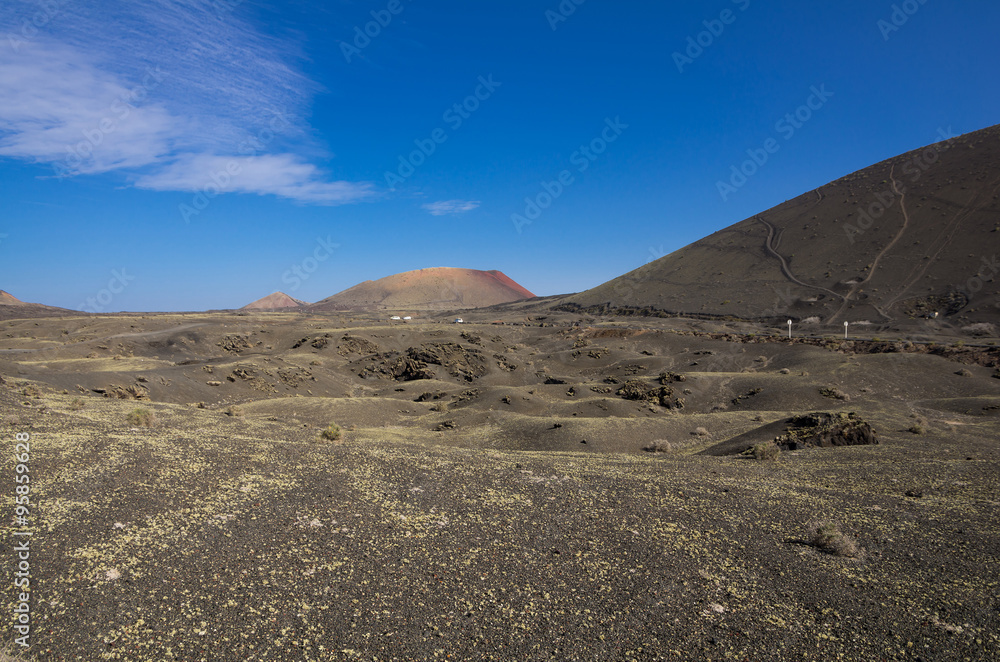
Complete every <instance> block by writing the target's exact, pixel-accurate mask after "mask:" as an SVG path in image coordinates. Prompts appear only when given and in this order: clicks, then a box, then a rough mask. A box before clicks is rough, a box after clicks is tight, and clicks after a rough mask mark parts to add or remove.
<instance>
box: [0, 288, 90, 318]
mask: <svg viewBox="0 0 1000 662" xmlns="http://www.w3.org/2000/svg"><path fill="white" fill-rule="evenodd" d="M73 312H75V311H71V310H67V309H66V308H56V307H54V306H45V305H43V304H40V303H27V302H26V301H21V300H20V299H18V298H17V297H16V296H14V295H13V294H11V293H10V292H7V291H5V290H0V319H17V318H28V317H47V316H53V315H62V314H66V313H73Z"/></svg>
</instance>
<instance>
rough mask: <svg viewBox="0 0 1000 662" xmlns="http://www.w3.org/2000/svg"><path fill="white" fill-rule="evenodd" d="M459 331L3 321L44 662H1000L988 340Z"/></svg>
mask: <svg viewBox="0 0 1000 662" xmlns="http://www.w3.org/2000/svg"><path fill="white" fill-rule="evenodd" d="M463 314H464V315H465V316H466V318H467V323H466V324H453V323H451V320H452V316H453V313H447V314H446V313H440V314H429V315H427V316H426V317H425V318H424V319H423V320H421V321H420V322H407V323H402V322H395V323H390V322H388V321H387V320H384V319H383V317H384V316H383V315H371V316H368V317H365V316H364V315H359V314H353V315H348V314H342V315H321V314H302V313H280V312H278V313H257V312H247V311H243V312H239V313H219V314H203V315H198V314H194V315H138V314H136V315H120V316H111V315H102V316H68V317H59V318H30V317H28V318H23V319H17V320H7V321H4V322H2V323H0V376H2V383H0V434H2V435H3V436H5V437H6V438H7V441H8V442H9V443H8V447H9V452H6V453H4V454H3V460H2V463H0V495H2V499H3V507H4V508H5V510H6V511H7V512H11V509H12V508H13V495H14V481H13V477H14V475H15V472H14V455H13V453H12V450H13V444H14V440H15V435H16V434H19V433H22V434H28V435H30V440H31V441H30V444H31V451H30V475H31V486H32V492H31V503H32V506H31V515H30V520H29V521H30V524H29V526H28V528H29V529H30V531H31V532H32V534H33V535H32V539H31V549H32V552H31V554H32V556H31V563H32V582H33V583H32V586H33V592H32V603H31V604H32V617H31V618H32V626H33V629H32V639H31V641H32V643H33V645H32V647H31V649H30V650H29V651H28V652H27V653H26V654H23V655H22V656H20V657H19V658H18V659H27V660H88V661H90V660H101V659H121V660H230V659H231V660H248V661H249V660H260V661H264V660H268V661H271V660H393V659H399V660H404V659H449V658H450V659H496V660H510V659H517V660H533V659H598V660H601V659H603V660H668V659H685V660H686V659H708V660H723V659H738V660H759V659H773V660H782V659H805V660H828V659H847V660H872V659H876V660H883V659H884V660H916V659H923V660H953V659H969V660H987V659H994V658H995V657H997V655H998V654H1000V638H998V635H997V634H996V633H997V632H1000V584H998V582H997V579H996V573H995V572H994V568H996V567H997V565H998V563H1000V526H998V521H997V518H996V512H997V508H998V506H1000V497H998V495H1000V449H998V446H997V441H996V440H997V439H998V438H1000V378H997V376H998V375H1000V371H998V366H1000V363H998V360H1000V352H998V349H997V346H996V345H995V344H992V343H995V342H996V337H995V336H994V337H982V336H972V335H965V336H962V335H961V332H960V331H956V333H958V334H959V335H956V336H951V337H949V336H946V335H942V336H941V337H940V338H939V340H938V341H937V344H935V345H933V346H932V345H929V344H927V343H926V341H924V340H922V339H921V338H919V337H917V336H915V335H914V336H908V335H906V334H902V333H899V334H898V335H897V332H894V331H893V330H892V328H891V327H889V326H872V327H870V328H867V329H860V328H859V331H860V330H863V331H864V332H865V334H864V335H861V334H860V333H859V334H858V335H853V334H852V337H851V338H850V339H849V340H847V341H845V340H844V339H843V338H842V337H841V338H837V337H836V336H834V335H824V334H823V333H822V332H820V331H821V330H817V332H816V333H814V334H813V335H812V336H809V337H805V336H802V337H796V338H793V339H791V340H789V339H788V338H786V337H782V336H783V329H779V328H771V327H767V326H762V325H753V324H751V323H748V322H713V321H706V320H697V319H690V318H675V319H660V318H635V317H626V318H613V317H610V318H596V317H589V316H580V315H575V314H570V313H558V312H557V313H550V314H545V315H525V314H520V313H517V314H515V313H507V314H506V316H501V317H499V318H498V317H497V315H498V314H500V313H498V312H497V310H485V311H479V312H476V311H465V312H464V313H463ZM890 334H891V335H890ZM876 336H880V337H879V338H878V339H877V340H876V339H875V337H876ZM876 442H877V443H876ZM7 526H8V525H7V524H5V527H7ZM10 526H13V525H10ZM4 538H5V542H4V548H3V555H5V556H7V557H8V558H9V559H12V558H13V556H12V555H13V554H14V552H13V549H12V546H11V543H10V542H9V541H10V537H9V536H5V537H4ZM8 562H10V563H13V561H12V560H9V561H8ZM2 596H3V608H4V611H5V612H6V613H11V609H12V608H13V604H14V601H15V598H16V596H15V594H14V593H13V589H12V587H11V586H8V587H7V588H6V589H5V590H4V592H3V593H2ZM8 632H10V631H9V630H8ZM4 637H5V639H4V641H10V640H12V638H13V637H12V635H9V634H7V633H5V635H4Z"/></svg>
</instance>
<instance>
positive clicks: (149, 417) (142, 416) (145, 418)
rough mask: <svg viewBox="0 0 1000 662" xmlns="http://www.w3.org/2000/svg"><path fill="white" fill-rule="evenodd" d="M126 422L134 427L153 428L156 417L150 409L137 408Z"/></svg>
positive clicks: (129, 414) (131, 412) (130, 413)
mask: <svg viewBox="0 0 1000 662" xmlns="http://www.w3.org/2000/svg"><path fill="white" fill-rule="evenodd" d="M126 420H127V421H128V422H129V425H131V426H132V427H137V428H151V427H153V425H154V424H155V423H156V416H155V415H154V414H153V412H151V411H149V410H148V409H145V408H143V407H136V408H135V409H133V410H132V411H130V412H129V413H128V416H127V417H126Z"/></svg>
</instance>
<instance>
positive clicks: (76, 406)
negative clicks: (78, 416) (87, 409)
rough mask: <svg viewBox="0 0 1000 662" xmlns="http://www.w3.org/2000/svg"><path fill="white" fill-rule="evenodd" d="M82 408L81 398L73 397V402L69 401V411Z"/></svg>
mask: <svg viewBox="0 0 1000 662" xmlns="http://www.w3.org/2000/svg"><path fill="white" fill-rule="evenodd" d="M81 409H83V398H73V402H71V403H69V410H70V411H80V410H81Z"/></svg>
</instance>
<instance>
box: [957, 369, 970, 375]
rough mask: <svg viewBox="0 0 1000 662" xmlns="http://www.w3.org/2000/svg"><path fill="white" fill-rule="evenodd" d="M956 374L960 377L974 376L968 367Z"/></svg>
mask: <svg viewBox="0 0 1000 662" xmlns="http://www.w3.org/2000/svg"><path fill="white" fill-rule="evenodd" d="M955 374H956V375H958V376H959V377H972V371H971V370H969V369H968V368H962V369H961V370H959V371H957V372H956V373H955Z"/></svg>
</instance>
